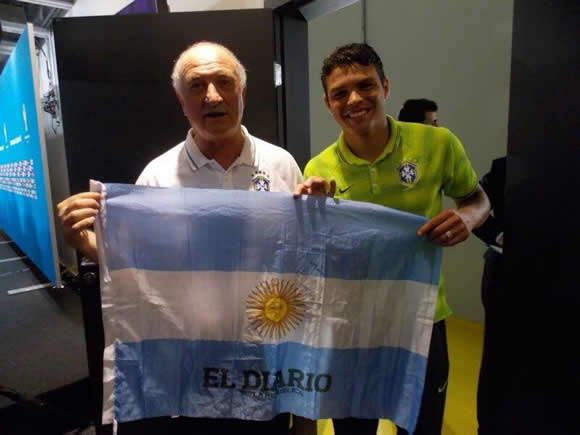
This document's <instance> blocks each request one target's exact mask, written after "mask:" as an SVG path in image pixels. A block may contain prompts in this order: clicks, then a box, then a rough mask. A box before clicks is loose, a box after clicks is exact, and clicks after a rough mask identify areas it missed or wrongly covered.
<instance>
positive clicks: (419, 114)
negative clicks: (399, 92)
mask: <svg viewBox="0 0 580 435" xmlns="http://www.w3.org/2000/svg"><path fill="white" fill-rule="evenodd" d="M437 110H438V108H437V103H436V102H435V101H431V100H428V99H426V98H418V99H411V100H407V101H405V103H404V104H403V107H401V110H400V111H399V117H398V120H399V121H403V122H418V123H419V124H427V125H432V126H434V127H437V125H438V124H437Z"/></svg>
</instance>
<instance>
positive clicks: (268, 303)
mask: <svg viewBox="0 0 580 435" xmlns="http://www.w3.org/2000/svg"><path fill="white" fill-rule="evenodd" d="M305 310H306V301H305V299H304V295H303V294H302V292H301V291H300V289H299V288H298V287H297V286H296V285H295V284H294V283H292V282H289V281H284V280H282V279H277V278H273V279H270V280H267V281H262V282H261V283H259V284H258V285H257V286H256V288H255V289H254V290H253V291H252V292H251V293H250V295H249V296H248V302H247V305H246V313H247V315H248V320H249V321H250V325H251V327H252V328H253V329H255V330H256V331H257V332H258V334H260V335H261V336H262V337H265V338H274V339H279V338H281V337H283V336H284V335H286V334H287V333H288V332H289V331H290V330H292V329H295V328H296V327H297V326H298V325H299V324H300V322H301V321H302V319H303V318H304V311H305Z"/></svg>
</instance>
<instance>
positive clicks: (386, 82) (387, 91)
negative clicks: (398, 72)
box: [383, 77, 391, 100]
mask: <svg viewBox="0 0 580 435" xmlns="http://www.w3.org/2000/svg"><path fill="white" fill-rule="evenodd" d="M383 90H384V91H385V100H386V99H388V98H389V95H390V93H391V87H390V83H389V79H388V77H385V80H383Z"/></svg>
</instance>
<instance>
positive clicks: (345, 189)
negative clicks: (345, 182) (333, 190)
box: [338, 184, 354, 194]
mask: <svg viewBox="0 0 580 435" xmlns="http://www.w3.org/2000/svg"><path fill="white" fill-rule="evenodd" d="M352 186H354V184H351V185H350V186H346V187H345V188H344V189H338V193H340V194H343V193H344V192H346V191H347V190H349V189H350V188H351V187H352Z"/></svg>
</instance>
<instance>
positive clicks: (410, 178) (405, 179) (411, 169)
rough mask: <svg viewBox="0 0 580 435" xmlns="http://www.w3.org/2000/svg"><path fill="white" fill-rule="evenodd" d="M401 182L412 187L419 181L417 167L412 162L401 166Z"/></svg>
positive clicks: (403, 163)
mask: <svg viewBox="0 0 580 435" xmlns="http://www.w3.org/2000/svg"><path fill="white" fill-rule="evenodd" d="M399 180H401V183H403V184H406V185H408V186H410V185H411V184H413V183H414V182H415V181H416V180H417V165H416V164H415V163H411V162H402V163H401V165H400V166H399Z"/></svg>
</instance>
